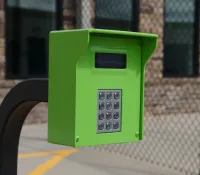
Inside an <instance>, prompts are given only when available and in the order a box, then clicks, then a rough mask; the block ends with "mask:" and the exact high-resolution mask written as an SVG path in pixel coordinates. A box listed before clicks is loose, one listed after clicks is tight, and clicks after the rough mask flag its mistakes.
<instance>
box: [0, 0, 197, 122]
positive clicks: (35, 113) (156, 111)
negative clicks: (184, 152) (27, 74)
mask: <svg viewBox="0 0 200 175" xmlns="http://www.w3.org/2000/svg"><path fill="white" fill-rule="evenodd" d="M0 2H1V1H0ZM75 2H76V1H74V0H65V1H64V10H63V16H64V22H63V25H64V29H66V30H67V29H74V28H76V20H77V19H76V14H77V8H76V7H77V5H76V3H75ZM88 2H89V1H88ZM94 3H95V0H90V3H89V4H90V5H91V8H90V9H91V11H90V12H89V13H90V14H89V16H90V19H89V20H90V21H91V24H92V21H93V19H94ZM0 4H1V3H0ZM0 6H1V10H0V102H1V101H2V99H3V98H4V96H5V94H6V93H7V92H8V91H9V89H10V88H12V87H13V86H14V85H15V84H16V83H18V82H19V81H16V80H9V81H8V80H5V79H4V66H5V58H4V47H5V45H4V24H5V20H4V11H3V8H2V6H3V5H2V4H1V5H0ZM139 30H140V31H141V32H150V33H156V34H158V35H159V42H158V48H157V49H156V52H155V53H154V55H153V57H152V59H151V60H150V61H149V62H148V64H147V68H146V87H145V116H147V117H151V116H162V115H166V114H171V113H173V114H176V113H197V112H199V110H198V109H200V88H198V87H199V85H200V78H196V79H195V78H190V79H187V78H184V79H177V78H176V79H167V78H163V77H162V58H163V44H162V43H163V42H162V38H163V0H159V1H158V0H141V1H140V23H139ZM47 108H48V106H47V104H43V103H41V104H39V105H37V106H36V107H35V108H34V109H33V110H32V111H31V113H30V114H29V116H28V118H27V119H26V123H38V122H39V123H41V122H46V121H47Z"/></svg>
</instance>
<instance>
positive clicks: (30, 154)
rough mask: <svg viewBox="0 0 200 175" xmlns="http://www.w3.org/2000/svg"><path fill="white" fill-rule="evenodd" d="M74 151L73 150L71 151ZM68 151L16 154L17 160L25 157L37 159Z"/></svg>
mask: <svg viewBox="0 0 200 175" xmlns="http://www.w3.org/2000/svg"><path fill="white" fill-rule="evenodd" d="M72 150H74V149H72ZM66 151H69V150H56V151H48V152H36V153H25V154H18V158H19V159H21V158H27V157H38V156H47V155H50V154H59V153H62V152H66Z"/></svg>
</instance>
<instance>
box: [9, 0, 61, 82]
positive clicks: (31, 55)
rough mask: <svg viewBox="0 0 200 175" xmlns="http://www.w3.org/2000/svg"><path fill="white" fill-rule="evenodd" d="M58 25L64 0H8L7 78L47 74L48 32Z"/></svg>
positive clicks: (43, 75)
mask: <svg viewBox="0 0 200 175" xmlns="http://www.w3.org/2000/svg"><path fill="white" fill-rule="evenodd" d="M59 29H62V0H42V1H41V0H7V1H6V2H5V32H6V34H5V39H6V48H5V50H6V51H5V56H6V77H5V78H6V79H26V78H38V77H47V76H48V42H49V41H48V39H49V32H50V31H52V30H59Z"/></svg>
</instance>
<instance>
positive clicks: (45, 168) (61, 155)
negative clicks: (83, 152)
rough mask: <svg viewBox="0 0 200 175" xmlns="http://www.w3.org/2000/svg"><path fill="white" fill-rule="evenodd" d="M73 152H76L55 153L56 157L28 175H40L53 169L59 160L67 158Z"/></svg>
mask: <svg viewBox="0 0 200 175" xmlns="http://www.w3.org/2000/svg"><path fill="white" fill-rule="evenodd" d="M73 152H77V151H76V150H65V151H61V152H60V153H59V152H57V155H56V156H54V157H53V158H52V159H49V160H48V161H47V162H45V163H44V164H42V165H40V166H39V167H37V168H36V169H35V170H33V171H32V172H30V173H29V174H28V175H42V174H44V173H45V172H46V171H48V170H49V169H50V168H53V167H54V166H55V165H57V164H58V163H59V162H60V161H61V160H63V159H64V158H65V157H67V156H69V155H70V154H72V153H73Z"/></svg>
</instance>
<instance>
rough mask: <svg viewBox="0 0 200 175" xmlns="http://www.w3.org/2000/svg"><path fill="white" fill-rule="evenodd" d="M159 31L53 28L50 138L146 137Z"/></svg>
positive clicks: (64, 141) (63, 141) (78, 142)
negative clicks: (148, 73) (150, 69)
mask: <svg viewBox="0 0 200 175" xmlns="http://www.w3.org/2000/svg"><path fill="white" fill-rule="evenodd" d="M156 46H157V35H155V34H145V33H135V32H125V31H114V30H100V29H82V30H64V31H53V32H51V33H50V41H49V97H48V110H49V113H48V141H49V142H50V143H55V144H60V145H67V146H73V147H81V146H95V145H102V144H115V143H125V142H136V141H139V140H142V139H143V130H144V129H143V110H144V78H145V77H144V73H145V64H146V63H147V61H148V59H149V58H150V57H151V55H152V54H153V52H154V50H155V48H156Z"/></svg>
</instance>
